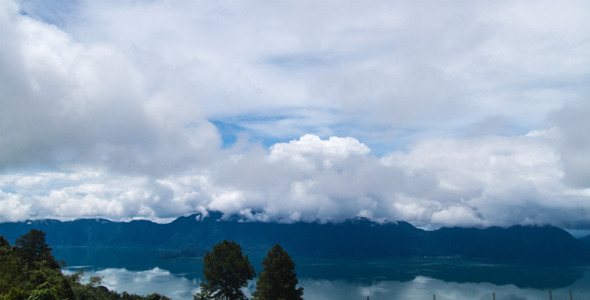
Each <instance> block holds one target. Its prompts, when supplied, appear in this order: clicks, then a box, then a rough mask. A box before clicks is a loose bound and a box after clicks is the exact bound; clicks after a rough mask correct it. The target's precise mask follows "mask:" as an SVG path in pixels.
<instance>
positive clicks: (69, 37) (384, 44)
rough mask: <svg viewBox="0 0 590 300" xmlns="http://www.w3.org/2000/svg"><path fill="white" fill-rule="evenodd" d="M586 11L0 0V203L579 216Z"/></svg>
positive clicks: (587, 145)
mask: <svg viewBox="0 0 590 300" xmlns="http://www.w3.org/2000/svg"><path fill="white" fill-rule="evenodd" d="M589 12H590V6H588V4H585V3H580V2H576V3H569V4H567V5H563V4H560V5H558V4H556V3H553V2H543V1H542V2H539V3H537V5H535V6H534V7H533V6H531V5H529V4H526V3H524V2H519V1H511V2H494V3H476V2H470V3H463V4H461V5H456V4H442V3H439V2H428V1H427V2H422V3H415V2H413V1H408V2H405V1H399V2H395V3H391V2H390V1H372V2H370V3H362V5H361V3H357V2H354V1H352V2H339V3H334V2H331V1H321V2H305V1H303V2H283V3H280V4H279V3H267V2H265V1H246V2H242V3H233V2H226V1H218V2H214V3H211V2H207V1H91V0H80V1H75V2H71V3H69V4H67V5H66V4H64V3H62V2H60V1H56V2H46V3H44V4H42V3H39V2H38V1H25V0H23V1H18V2H15V1H11V0H0V35H1V36H2V37H3V38H2V39H1V41H0V104H1V106H2V109H1V110H0V221H19V220H25V219H29V218H58V219H74V218H80V217H105V218H110V219H116V220H129V219H135V218H147V219H152V220H156V221H166V220H169V219H171V218H174V217H178V216H180V215H188V214H190V213H194V212H199V211H200V212H205V211H211V210H216V211H221V212H223V213H224V214H226V216H228V217H229V216H231V215H238V216H241V217H242V218H245V219H250V220H261V221H278V222H296V221H308V222H310V221H320V222H329V221H335V222H338V221H342V220H344V219H347V218H352V217H367V218H371V219H373V220H377V221H382V220H393V221H396V220H403V221H409V222H411V223H413V224H414V225H417V226H422V227H429V228H435V227H439V226H491V225H502V226H507V225H512V224H546V223H550V224H555V225H558V226H562V227H565V228H569V229H588V228H589V225H590V223H589V222H588V221H587V220H590V218H589V217H590V175H589V174H590V173H589V172H587V170H590V159H588V155H587V153H590V152H589V150H590V135H588V132H589V131H590V121H588V120H589V119H588V118H587V116H588V115H589V114H590V105H589V103H590V99H588V95H589V86H588V85H587V84H586V83H587V82H588V78H590V71H589V70H590V68H589V67H588V66H589V65H590V58H589V57H588V55H587V54H586V53H588V52H589V51H590V43H589V42H588V41H590V34H589V33H588V31H584V30H580V28H586V27H588V26H589V25H590V24H589V22H588V21H587V18H586V16H587V15H588V13H589Z"/></svg>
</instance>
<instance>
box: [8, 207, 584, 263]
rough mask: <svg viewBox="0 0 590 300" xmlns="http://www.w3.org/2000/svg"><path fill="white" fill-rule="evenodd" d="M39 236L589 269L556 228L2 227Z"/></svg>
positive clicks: (49, 223)
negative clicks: (225, 242) (578, 265)
mask: <svg viewBox="0 0 590 300" xmlns="http://www.w3.org/2000/svg"><path fill="white" fill-rule="evenodd" d="M33 228H34V229H39V230H43V231H44V232H45V233H46V238H47V242H48V243H49V244H50V245H51V246H52V247H54V248H55V247H95V248H99V247H118V248H137V249H159V250H162V251H169V252H170V253H172V255H174V253H176V254H180V255H182V254H183V253H184V254H188V255H190V254H202V253H204V252H206V251H208V250H210V249H211V248H212V247H213V246H214V245H215V244H217V243H218V242H220V241H222V240H224V239H227V240H232V241H235V242H237V243H239V244H240V245H241V246H242V248H243V249H244V250H245V251H250V252H254V251H258V252H265V251H268V249H270V248H271V247H272V246H273V245H274V244H280V245H281V246H283V248H284V249H286V250H288V251H289V253H291V254H294V255H299V256H311V257H329V258H385V257H460V258H466V259H477V260H486V261H493V262H519V263H522V262H524V263H526V262H531V263H538V262H545V263H589V262H590V246H589V245H587V244H586V243H583V242H582V241H580V240H578V239H576V238H574V237H572V236H571V235H570V234H569V233H568V232H566V231H564V230H562V229H560V228H557V227H554V226H521V225H516V226H512V227H507V228H503V227H489V228H483V229H479V228H459V227H453V228H441V229H438V230H433V231H427V230H422V229H419V228H416V227H414V226H412V225H411V224H409V223H406V222H385V223H376V222H372V221H370V220H368V219H364V218H356V219H351V220H348V221H345V222H342V223H325V224H322V223H293V224H282V223H264V222H247V221H244V220H237V219H233V220H222V218H221V214H220V213H215V212H214V213H210V214H209V216H207V217H203V216H202V215H199V214H196V215H191V216H186V217H180V218H178V219H176V220H174V221H173V222H171V223H167V224H158V223H154V222H151V221H146V220H137V221H131V222H113V221H109V220H104V219H79V220H74V221H64V222H62V221H57V220H35V221H25V222H11V223H1V224H0V235H4V237H5V238H7V239H8V240H10V241H11V242H12V243H14V240H15V239H16V238H17V237H18V236H20V235H22V234H25V233H27V232H28V231H29V230H30V229H33Z"/></svg>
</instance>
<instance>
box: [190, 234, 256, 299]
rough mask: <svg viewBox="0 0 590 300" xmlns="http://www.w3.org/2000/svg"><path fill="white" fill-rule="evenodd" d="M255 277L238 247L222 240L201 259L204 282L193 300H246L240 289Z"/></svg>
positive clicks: (246, 258)
mask: <svg viewBox="0 0 590 300" xmlns="http://www.w3.org/2000/svg"><path fill="white" fill-rule="evenodd" d="M255 275H256V273H255V272H254V267H253V266H252V265H251V264H250V261H248V256H247V255H243V254H242V248H241V247H240V245H238V244H237V243H235V242H229V241H227V240H224V241H223V242H221V243H219V244H217V245H215V246H214V247H213V250H212V251H211V252H208V253H207V254H205V257H204V258H203V276H204V277H205V280H206V282H203V283H201V284H200V286H201V292H200V293H199V294H197V295H195V299H219V300H221V299H226V300H238V299H240V300H241V299H247V298H246V296H245V295H244V293H243V292H242V290H241V289H242V288H243V287H246V286H247V285H248V280H251V279H253V278H254V276H255Z"/></svg>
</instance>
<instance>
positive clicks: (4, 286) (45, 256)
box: [0, 229, 169, 300]
mask: <svg viewBox="0 0 590 300" xmlns="http://www.w3.org/2000/svg"><path fill="white" fill-rule="evenodd" d="M51 250H52V249H51V248H50V247H49V245H48V244H47V243H46V241H45V233H44V232H43V231H40V230H36V229H32V230H31V231H30V232H29V233H27V234H25V235H22V236H20V237H19V238H17V239H16V241H15V245H10V243H9V242H8V240H6V239H5V238H4V237H3V236H0V300H9V299H10V300H13V299H14V300H57V299H70V300H82V299H84V300H86V299H88V300H94V299H96V300H98V299H112V300H116V299H129V300H141V299H149V300H165V299H169V298H167V297H165V296H162V295H159V294H151V295H148V296H139V295H135V294H129V293H126V292H123V293H122V294H119V293H117V292H114V291H110V290H108V289H107V288H106V287H104V286H101V285H100V284H101V278H100V277H92V278H90V280H89V282H88V283H87V284H83V283H81V277H82V272H78V273H74V274H71V275H64V274H63V273H62V271H61V268H62V267H63V266H65V263H63V262H61V263H58V262H57V261H56V260H55V258H54V257H53V255H52V254H51Z"/></svg>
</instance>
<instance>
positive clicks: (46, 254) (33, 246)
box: [16, 229, 60, 269]
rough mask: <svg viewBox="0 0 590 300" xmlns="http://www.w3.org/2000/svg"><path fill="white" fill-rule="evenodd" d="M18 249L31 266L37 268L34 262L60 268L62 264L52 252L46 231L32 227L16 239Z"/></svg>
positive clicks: (22, 257)
mask: <svg viewBox="0 0 590 300" xmlns="http://www.w3.org/2000/svg"><path fill="white" fill-rule="evenodd" d="M16 246H17V248H16V251H17V253H18V255H19V256H20V258H21V259H22V260H23V261H24V262H25V264H26V265H27V266H28V267H29V268H37V267H36V266H34V263H39V264H41V265H43V266H46V267H49V268H52V269H60V265H59V264H58V263H57V261H55V258H54V257H53V255H52V254H51V250H53V249H51V248H50V247H49V245H48V244H47V243H46V242H45V232H43V231H41V230H37V229H31V231H29V233H27V234H25V235H21V236H20V237H19V238H17V239H16Z"/></svg>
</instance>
